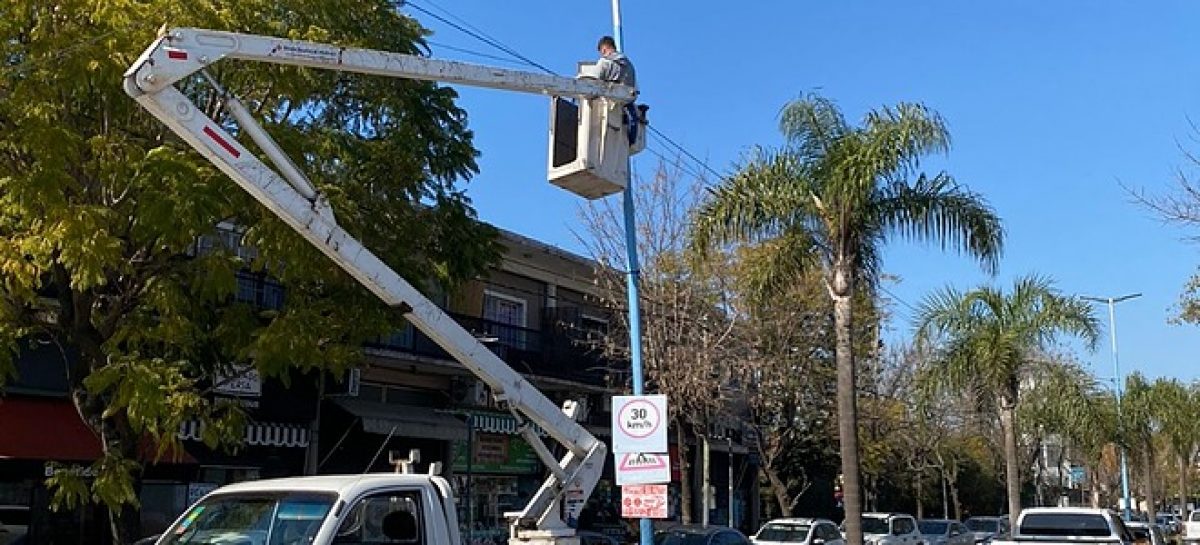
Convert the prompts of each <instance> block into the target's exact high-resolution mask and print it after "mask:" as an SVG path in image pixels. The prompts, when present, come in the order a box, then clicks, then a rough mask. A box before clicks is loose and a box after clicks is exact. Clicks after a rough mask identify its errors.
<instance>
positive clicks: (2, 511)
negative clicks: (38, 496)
mask: <svg viewBox="0 0 1200 545" xmlns="http://www.w3.org/2000/svg"><path fill="white" fill-rule="evenodd" d="M27 532H29V507H28V506H25V505H0V545H10V544H13V543H16V542H17V541H18V540H20V541H22V542H23V541H24V540H23V539H21V538H23V537H24V536H25V534H26V533H27Z"/></svg>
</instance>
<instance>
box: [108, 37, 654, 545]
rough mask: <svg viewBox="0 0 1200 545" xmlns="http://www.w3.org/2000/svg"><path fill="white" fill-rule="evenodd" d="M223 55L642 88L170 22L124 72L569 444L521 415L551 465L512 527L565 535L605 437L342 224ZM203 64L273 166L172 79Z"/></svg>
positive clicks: (605, 89) (595, 471)
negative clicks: (222, 70) (240, 88)
mask: <svg viewBox="0 0 1200 545" xmlns="http://www.w3.org/2000/svg"><path fill="white" fill-rule="evenodd" d="M225 58H233V59H244V60H253V61H263V62H273V63H279V64H288V65H297V66H306V67H311V68H323V69H331V70H342V71H350V72H360V73H366V74H377V75H383V76H392V77H403V78H415V79H423V80H436V81H445V82H453V83H460V84H465V85H474V86H481V87H491V88H498V89H507V90H513V91H522V92H528V93H537V94H544V95H550V96H568V97H578V98H581V99H594V98H601V99H607V100H612V101H615V102H617V103H627V102H630V101H632V100H633V98H634V95H635V91H634V90H633V89H632V88H630V87H626V86H623V85H619V84H615V83H609V82H602V81H597V80H588V79H574V78H565V77H559V76H549V75H542V74H536V73H529V72H521V71H516V70H507V69H500V68H492V67H486V66H479V65H472V64H466V63H459V62H447V61H438V60H432V59H427V58H423V57H417V56H412V55H403V54H398V53H390V52H386V51H375V50H368V49H356V48H347V47H338V46H332V45H326V44H319V43H313V42H302V41H295V40H285V39H279V38H271V37H264V36H254V35H247V34H236V33H230V32H218V31H210V30H200V29H187V28H184V29H174V30H171V31H169V32H167V33H165V34H163V35H162V36H160V37H159V38H158V39H157V40H156V41H155V42H154V43H153V44H152V45H151V46H150V48H149V49H147V50H146V51H145V52H144V53H143V54H142V55H141V56H140V57H139V58H138V59H137V61H136V62H135V63H134V64H133V65H132V66H131V67H130V68H129V70H128V71H127V72H126V73H125V81H124V86H125V91H126V92H127V93H128V94H129V95H130V96H132V97H133V98H134V99H135V100H137V101H138V103H139V104H141V105H142V106H143V107H144V108H145V109H146V110H148V111H149V112H150V113H151V114H153V115H154V116H155V117H157V118H158V119H159V120H160V121H162V122H163V123H164V124H166V125H167V127H169V128H170V129H171V130H172V131H174V132H175V133H176V134H178V135H179V136H180V137H181V138H183V140H184V141H186V142H187V143H188V144H189V145H191V146H192V147H193V148H195V149H196V150H197V151H198V152H200V154H201V155H203V156H204V157H205V158H207V159H208V160H209V161H211V162H212V163H213V164H214V165H216V166H217V167H218V168H219V169H220V170H221V171H222V172H224V173H225V174H227V175H228V176H229V177H230V178H232V179H233V181H234V182H236V183H237V184H238V185H239V186H241V187H242V189H244V190H246V191H247V192H249V193H250V194H251V195H252V196H253V197H254V198H255V199H257V200H258V201H259V202H261V203H262V204H263V205H264V206H266V207H267V208H269V209H270V210H271V211H272V212H273V213H274V214H275V215H277V216H279V217H280V218H281V219H282V220H283V221H284V222H286V223H287V224H288V225H289V226H291V227H292V228H293V229H295V230H296V231H297V232H298V233H300V234H301V235H302V236H303V237H304V238H305V239H306V240H308V241H309V242H310V243H312V244H313V245H314V246H316V247H317V248H318V249H319V250H320V251H321V252H323V253H324V254H325V255H326V256H328V257H329V258H330V259H332V260H333V261H334V262H336V263H337V264H338V266H340V267H341V268H342V269H345V270H346V272H348V273H350V275H351V276H353V277H354V278H355V279H356V280H358V281H359V282H360V283H362V284H363V285H364V286H366V287H367V289H369V290H371V292H373V293H374V294H375V295H377V296H378V297H379V298H380V299H382V300H383V301H384V302H385V303H386V304H387V305H389V306H391V307H393V308H395V309H398V310H400V311H401V312H402V313H403V314H404V316H405V317H406V318H407V319H408V320H409V321H410V322H411V323H412V324H413V325H414V326H415V327H417V328H418V329H420V330H421V331H422V332H423V333H425V334H426V335H428V336H429V337H430V338H431V339H433V340H434V341H435V342H437V344H438V345H439V346H441V347H442V348H443V349H445V350H446V351H447V352H449V353H450V354H451V355H452V356H453V357H454V358H455V359H456V360H458V361H459V362H461V363H462V364H463V365H464V366H465V367H466V368H467V369H470V370H471V371H472V372H473V373H474V374H475V375H476V376H478V377H479V378H480V379H481V380H483V381H484V382H485V383H487V385H488V386H490V387H491V389H492V391H493V392H495V394H496V396H497V398H498V399H501V400H502V401H504V402H505V403H507V405H508V407H509V409H510V410H512V411H513V412H514V414H515V415H516V416H518V418H519V419H520V420H521V421H522V422H526V419H528V420H532V421H533V422H534V423H536V424H537V425H538V426H540V427H541V428H542V429H543V430H545V432H546V433H547V434H549V435H550V436H551V437H553V438H554V439H555V440H556V441H558V442H559V443H561V444H562V445H563V446H565V447H566V449H567V452H566V454H565V456H564V457H563V458H562V459H561V460H555V459H554V458H553V456H552V455H551V453H550V452H549V450H548V449H547V448H546V447H545V445H544V444H543V443H542V442H541V440H540V438H538V437H537V436H536V435H535V434H534V433H533V431H532V429H531V426H528V425H526V426H523V430H522V433H523V434H525V436H526V437H527V439H529V442H530V444H531V445H533V446H534V449H535V450H536V451H537V453H538V455H539V457H540V458H541V459H542V460H543V461H544V462H545V463H546V464H547V466H548V467H549V468H550V470H551V475H550V476H549V477H548V478H547V480H546V482H545V483H544V484H543V485H542V487H541V488H540V489H539V490H538V492H537V493H536V494H535V495H534V496H533V498H532V499H531V500H530V503H529V504H528V505H526V506H525V508H524V509H523V510H522V511H520V512H518V513H512V514H509V516H510V518H511V523H512V529H511V533H510V537H511V538H513V539H521V540H539V541H541V540H548V541H550V542H553V541H555V540H557V539H560V538H565V539H570V536H572V535H574V532H573V531H572V530H571V529H570V528H568V527H567V526H566V524H565V523H564V522H563V520H562V518H563V517H562V514H561V513H560V510H561V508H560V504H561V501H559V500H561V499H562V496H563V492H564V490H565V488H566V487H567V486H568V485H574V486H577V487H579V488H580V489H582V491H583V493H584V496H585V497H586V496H588V495H590V494H591V492H592V489H593V488H594V487H595V484H596V482H597V481H598V480H599V477H600V473H601V471H602V468H603V463H604V459H605V455H606V452H607V449H606V447H605V445H604V443H603V442H601V441H599V440H597V439H596V438H595V437H594V436H592V435H591V434H590V433H588V432H587V430H585V429H584V428H583V427H582V426H580V425H579V424H578V423H576V422H575V421H574V420H573V419H572V418H570V417H568V415H567V414H565V413H564V411H563V409H560V408H559V407H558V406H556V405H555V404H554V403H553V402H552V401H550V400H549V399H547V398H546V397H545V396H544V395H543V394H542V393H541V392H540V391H538V390H537V388H535V387H534V386H533V385H532V384H530V383H529V382H528V381H527V380H525V378H524V377H522V376H521V375H520V374H518V373H517V372H515V371H513V370H512V369H511V368H510V367H509V366H508V365H507V364H506V363H505V362H504V361H503V360H501V359H500V358H499V357H497V356H496V355H495V354H494V353H493V352H492V351H490V350H488V349H487V348H486V347H485V346H483V345H482V344H481V343H480V342H479V341H478V340H477V339H476V338H475V337H474V336H473V335H472V334H471V333H470V332H468V331H467V330H466V329H464V328H463V327H462V326H460V325H459V324H458V323H457V322H455V321H454V320H453V319H451V318H450V317H449V316H448V315H446V313H444V312H443V311H442V310H441V309H440V308H438V307H437V305H434V304H433V303H432V302H430V301H429V300H428V299H426V298H425V297H424V296H423V295H421V293H420V292H419V291H417V290H416V289H415V288H414V287H413V286H412V285H411V284H409V283H408V282H407V281H405V280H404V279H403V278H401V277H400V275H398V274H397V273H396V272H395V271H393V270H392V269H391V268H389V267H388V266H387V265H386V264H384V263H383V261H381V260H380V259H379V258H377V257H376V256H375V255H374V254H372V253H371V252H370V251H369V250H367V249H366V248H364V247H363V245H362V244H361V243H360V242H359V241H358V240H356V239H355V238H353V237H352V236H351V235H349V234H348V233H347V232H346V231H345V230H343V229H342V228H341V227H340V226H339V225H338V223H337V220H336V218H335V217H334V213H333V210H332V209H331V208H330V207H329V206H328V204H327V203H326V202H325V201H324V199H323V198H322V197H321V195H320V194H319V193H318V192H317V190H316V189H315V187H314V186H313V184H312V183H311V182H309V181H308V179H307V178H306V177H305V176H304V174H303V173H302V172H301V171H300V169H299V168H298V167H297V166H296V165H295V164H294V163H293V162H292V161H291V160H290V159H289V158H288V157H287V156H286V155H285V154H284V153H283V152H282V150H281V149H280V148H279V146H278V145H276V144H275V142H274V141H273V140H272V139H271V137H270V136H269V135H268V134H267V133H266V131H265V130H263V129H262V127H261V126H259V124H258V123H257V122H256V121H255V120H254V118H253V116H252V115H251V114H250V113H249V112H248V111H247V110H246V108H245V107H244V106H243V105H242V104H241V102H240V101H238V100H237V98H236V97H233V96H231V95H229V94H228V93H225V91H224V90H222V89H221V88H220V86H219V84H218V83H217V82H216V81H215V80H213V79H212V78H211V77H209V75H208V74H207V73H205V72H204V68H205V67H206V66H207V65H209V64H212V63H214V62H216V61H218V60H221V59H225ZM198 72H199V73H201V74H202V75H203V76H204V77H208V78H209V80H210V82H211V83H212V85H213V86H214V87H215V88H216V89H217V91H218V92H221V93H225V95H226V96H225V97H224V101H223V102H224V104H225V107H226V109H227V110H228V112H229V114H230V115H231V116H232V118H233V119H234V120H236V121H237V123H238V125H239V126H240V128H241V132H242V133H243V134H245V135H248V136H249V137H250V138H251V139H252V140H253V141H254V142H255V144H256V145H257V147H258V148H259V149H260V150H262V152H263V153H264V155H266V157H267V158H268V159H269V160H270V161H271V163H273V164H274V166H275V169H277V170H274V169H272V168H270V167H269V166H268V165H267V164H265V163H264V162H262V161H261V160H259V158H258V157H257V156H256V155H255V154H254V153H252V152H251V151H250V150H249V149H248V148H246V147H245V146H243V144H242V143H241V142H239V141H238V140H237V139H236V138H234V137H233V136H232V135H231V134H230V133H229V132H227V131H225V130H224V129H223V128H222V127H221V125H220V124H218V123H217V122H215V121H214V120H213V119H211V118H210V117H208V116H207V115H206V114H205V113H204V112H203V111H202V110H201V109H200V108H197V107H196V105H195V104H193V103H192V102H191V100H189V99H188V98H187V97H186V96H185V95H184V94H183V93H181V92H180V91H179V90H178V89H176V88H175V86H174V84H175V83H176V82H179V81H180V80H183V79H184V78H187V77H190V76H193V75H194V74H196V73H198Z"/></svg>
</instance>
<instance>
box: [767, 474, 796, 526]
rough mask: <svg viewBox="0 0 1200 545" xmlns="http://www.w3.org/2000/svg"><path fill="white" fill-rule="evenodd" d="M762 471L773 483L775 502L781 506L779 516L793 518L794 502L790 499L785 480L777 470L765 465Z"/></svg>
mask: <svg viewBox="0 0 1200 545" xmlns="http://www.w3.org/2000/svg"><path fill="white" fill-rule="evenodd" d="M762 471H763V474H765V475H766V476H767V481H768V482H770V483H771V493H772V494H774V495H775V501H776V503H778V504H779V516H780V517H790V516H792V500H791V498H790V497H788V489H787V484H784V482H783V479H781V478H779V472H778V471H776V470H775V468H773V467H771V466H769V465H765V464H764V465H763V466H762Z"/></svg>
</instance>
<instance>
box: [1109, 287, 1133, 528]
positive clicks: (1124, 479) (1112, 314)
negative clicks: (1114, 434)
mask: <svg viewBox="0 0 1200 545" xmlns="http://www.w3.org/2000/svg"><path fill="white" fill-rule="evenodd" d="M1115 306H1116V302H1115V301H1113V298H1112V297H1109V298H1108V332H1109V336H1110V338H1111V339H1112V355H1113V373H1114V374H1115V375H1116V377H1117V418H1120V416H1121V395H1122V392H1121V386H1122V385H1121V364H1120V360H1118V359H1117V312H1116V310H1115ZM1127 459H1128V457H1127V456H1126V454H1125V447H1121V498H1122V499H1123V500H1124V501H1123V502H1122V503H1124V504H1125V509H1124V514H1125V520H1126V521H1130V520H1133V517H1131V516H1130V515H1131V514H1132V513H1131V511H1132V510H1133V506H1132V505H1130V504H1131V503H1133V499H1132V498H1130V497H1129V464H1128V461H1127Z"/></svg>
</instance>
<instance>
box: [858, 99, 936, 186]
mask: <svg viewBox="0 0 1200 545" xmlns="http://www.w3.org/2000/svg"><path fill="white" fill-rule="evenodd" d="M862 134H863V136H864V138H863V141H862V146H861V150H860V152H859V153H858V154H857V158H858V160H859V161H862V162H863V167H864V168H865V169H868V170H870V171H873V172H876V173H878V174H879V175H880V176H881V177H883V178H885V179H891V180H896V179H903V178H907V177H908V175H909V174H910V173H911V172H913V170H914V169H916V167H917V166H918V164H919V162H920V160H921V158H922V157H924V156H926V155H930V154H933V153H946V152H948V151H950V131H949V129H948V128H947V127H946V121H945V119H943V118H942V116H941V115H939V114H938V113H937V112H935V111H933V110H931V109H929V108H928V107H926V106H925V105H924V104H919V103H913V102H901V103H899V104H897V105H896V106H884V107H882V108H879V109H877V110H873V111H871V112H869V113H868V114H867V116H866V120H865V122H864V123H863V131H862Z"/></svg>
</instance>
